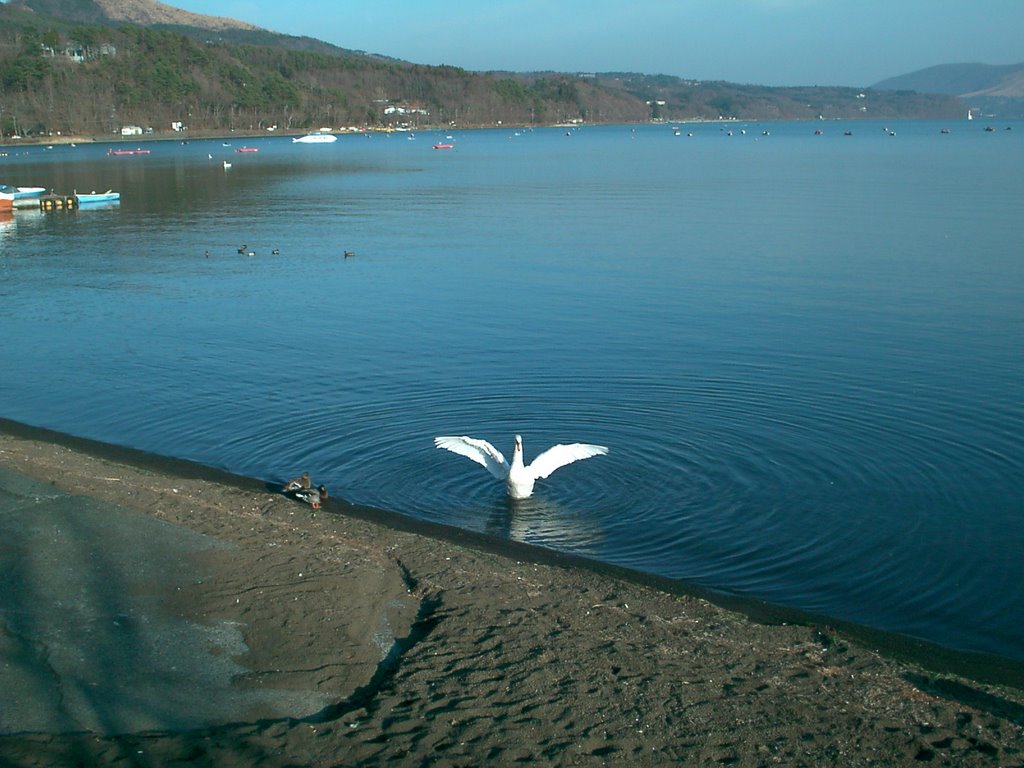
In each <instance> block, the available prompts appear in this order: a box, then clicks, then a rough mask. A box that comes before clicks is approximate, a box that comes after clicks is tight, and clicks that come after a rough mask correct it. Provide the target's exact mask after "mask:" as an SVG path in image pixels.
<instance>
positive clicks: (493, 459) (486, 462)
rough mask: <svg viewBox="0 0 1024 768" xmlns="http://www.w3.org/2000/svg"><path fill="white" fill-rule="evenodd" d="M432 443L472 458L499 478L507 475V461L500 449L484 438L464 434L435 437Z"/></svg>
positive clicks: (501, 478) (502, 478)
mask: <svg viewBox="0 0 1024 768" xmlns="http://www.w3.org/2000/svg"><path fill="white" fill-rule="evenodd" d="M434 445H435V446H437V447H438V448H444V449H445V450H448V451H451V452H452V453H457V454H459V455H460V456H465V457H467V458H470V459H472V460H473V461H475V462H476V463H477V464H480V465H482V466H483V467H484V468H486V469H487V471H488V472H490V473H491V474H492V475H494V476H495V477H496V478H498V479H499V480H504V479H505V478H506V477H508V462H507V461H505V457H504V456H502V455H501V451H499V450H498V449H497V448H495V447H494V446H493V445H491V444H490V443H488V442H487V441H486V440H477V439H476V438H473V437H466V436H465V435H463V436H462V437H452V436H446V437H435V438H434Z"/></svg>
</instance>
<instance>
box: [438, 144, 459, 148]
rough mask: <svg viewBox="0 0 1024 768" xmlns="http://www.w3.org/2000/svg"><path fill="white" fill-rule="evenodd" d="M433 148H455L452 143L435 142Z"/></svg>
mask: <svg viewBox="0 0 1024 768" xmlns="http://www.w3.org/2000/svg"><path fill="white" fill-rule="evenodd" d="M434 149H455V145H454V144H435V145H434Z"/></svg>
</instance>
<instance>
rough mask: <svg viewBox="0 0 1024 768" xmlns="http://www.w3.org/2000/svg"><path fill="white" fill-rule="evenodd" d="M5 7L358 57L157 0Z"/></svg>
mask: <svg viewBox="0 0 1024 768" xmlns="http://www.w3.org/2000/svg"><path fill="white" fill-rule="evenodd" d="M0 1H2V0H0ZM8 5H10V6H12V7H18V8H26V9H29V10H31V11H33V12H35V13H37V14H39V15H41V16H50V17H53V18H57V19H63V20H66V21H71V22H78V23H81V24H96V25H100V26H118V25H122V24H131V25H135V26H140V27H148V28H153V29H167V30H171V31H174V32H178V33H179V34H183V35H188V36H189V37H192V38H195V39H199V40H202V39H208V38H210V37H211V33H212V34H213V35H215V36H216V37H217V38H218V39H220V40H223V41H227V42H233V43H239V44H243V45H271V46H277V47H281V48H290V49H293V50H306V51H318V52H321V53H336V54H340V53H361V52H358V51H348V50H345V49H343V48H339V47H338V46H335V45H331V44H330V43H326V42H324V41H322V40H317V39H315V38H312V37H296V36H293V35H285V34H281V33H278V32H273V31H271V30H268V29H264V28H263V27H258V26H256V25H255V24H250V23H248V22H245V21H239V20H238V19H231V18H227V17H224V16H207V15H205V14H201V13H193V12H192V11H185V10H182V9H180V8H175V7H174V6H172V5H167V4H166V3H161V2H157V0H9V2H8ZM379 58H383V57H379Z"/></svg>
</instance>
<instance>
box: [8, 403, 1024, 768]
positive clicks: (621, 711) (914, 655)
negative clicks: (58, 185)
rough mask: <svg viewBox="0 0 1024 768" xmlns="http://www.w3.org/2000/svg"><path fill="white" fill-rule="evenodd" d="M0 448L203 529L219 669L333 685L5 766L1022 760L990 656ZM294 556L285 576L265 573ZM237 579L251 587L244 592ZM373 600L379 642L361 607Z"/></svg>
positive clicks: (24, 433) (249, 492)
mask: <svg viewBox="0 0 1024 768" xmlns="http://www.w3.org/2000/svg"><path fill="white" fill-rule="evenodd" d="M0 468H3V469H5V470H7V471H8V472H12V473H16V474H17V475H19V476H25V477H28V478H32V479H33V481H34V482H36V483H39V484H44V485H49V486H52V487H54V488H56V489H58V490H59V493H57V494H56V499H55V501H53V502H52V503H55V504H57V506H58V508H59V507H61V505H64V506H68V505H73V504H77V503H80V501H81V500H82V499H87V500H98V502H100V503H103V504H107V505H115V506H116V507H117V509H119V510H127V512H128V513H130V514H131V515H133V516H135V518H137V519H139V520H144V519H156V520H159V521H162V523H165V524H168V525H171V526H174V528H175V530H180V531H183V532H186V533H188V534H190V535H191V534H200V535H202V536H205V537H212V538H213V539H216V540H217V541H218V542H221V543H223V544H224V545H225V546H224V547H214V548H212V549H210V551H209V552H207V553H206V554H204V555H203V556H202V559H201V560H200V561H199V562H201V564H202V567H203V568H204V569H207V571H208V573H209V574H210V580H209V582H208V583H207V584H205V585H201V586H193V587H189V588H188V589H186V592H188V594H189V600H188V601H187V603H188V605H187V606H184V604H183V607H181V610H182V611H185V610H186V608H187V610H188V611H200V610H201V612H202V619H203V621H213V622H216V621H226V622H229V623H232V622H233V623H232V626H235V625H237V626H238V627H240V628H241V629H240V630H239V631H241V632H242V634H243V635H244V650H242V652H237V650H236V653H235V654H233V658H234V659H235V660H236V661H237V663H238V664H239V665H241V666H242V667H244V668H245V669H247V670H249V672H248V673H247V674H242V675H240V676H238V678H236V679H235V680H234V682H233V683H232V686H234V687H237V686H238V685H239V679H243V680H248V681H249V683H250V684H251V683H252V681H253V680H264V679H267V680H268V681H269V680H270V679H271V678H272V677H273V675H270V672H271V671H276V672H277V673H280V672H281V670H282V669H293V670H294V671H293V672H292V673H290V675H289V677H290V678H294V679H295V680H299V679H300V678H301V680H300V682H298V683H296V685H299V687H300V688H301V689H302V690H306V691H310V690H313V689H315V692H316V694H317V695H318V696H321V697H326V698H327V700H329V701H331V702H333V703H331V704H330V705H329V706H326V707H323V706H319V705H318V706H317V707H313V708H312V710H310V709H308V708H307V710H306V712H307V713H306V714H304V715H303V714H301V713H300V714H294V715H291V716H286V717H277V718H274V717H271V718H269V719H267V718H266V717H263V719H259V718H254V719H253V720H249V721H243V722H231V723H216V724H210V725H207V726H201V727H200V726H190V727H188V728H186V729H184V730H180V729H177V728H174V727H169V726H168V727H159V726H155V727H151V728H148V729H141V730H136V731H131V732H128V733H121V732H119V733H106V734H99V735H97V734H96V732H95V731H93V732H91V733H90V732H89V729H86V731H84V732H83V731H80V730H78V731H76V730H74V729H72V730H67V731H59V732H55V731H47V732H43V731H39V732H26V733H7V732H3V733H0V758H7V759H11V760H13V761H14V764H15V765H26V766H27V765H45V764H53V763H60V762H62V761H65V760H66V759H67V758H68V756H69V755H77V756H78V760H79V761H80V760H82V759H83V758H82V755H88V756H89V762H107V761H108V760H112V759H114V758H117V757H122V758H123V757H128V759H129V762H130V764H135V763H132V762H131V761H132V760H135V761H136V762H138V763H139V764H147V765H159V764H162V763H165V762H167V761H169V760H173V759H181V757H182V755H187V754H195V755H197V758H196V759H198V760H199V762H200V763H202V762H203V761H204V760H209V761H210V764H214V763H215V764H218V765H235V764H237V765H245V764H252V763H253V762H256V761H258V760H262V761H263V764H268V765H277V764H281V765H285V764H289V763H294V764H310V765H336V764H352V763H357V762H379V761H383V760H385V759H394V758H395V756H396V755H405V756H406V758H407V759H408V760H409V761H410V762H416V761H417V760H418V761H436V762H437V763H438V764H452V765H463V764H480V762H481V761H484V760H487V761H489V762H491V763H496V764H501V763H506V762H512V761H515V760H526V761H529V762H533V763H535V764H558V765H562V764H595V765H596V764H605V763H609V762H611V763H614V762H618V761H620V760H624V759H634V760H639V761H640V762H641V763H642V764H672V763H675V762H678V761H687V760H690V761H694V762H708V761H720V762H725V763H729V764H735V765H768V764H772V763H782V764H794V763H796V764H808V765H822V764H835V765H861V764H870V763H872V762H883V763H887V764H904V763H905V764H917V763H918V762H919V761H922V760H923V761H927V762H930V763H931V764H933V765H997V764H998V765H1006V764H1024V682H1022V681H1024V677H1022V676H1021V669H1022V667H1024V665H1021V664H1018V663H1016V662H1013V661H1011V660H1004V659H998V658H992V657H985V656H979V655H976V654H964V653H960V652H955V651H948V650H946V649H942V648H938V647H935V646H931V645H928V644H926V643H919V642H917V641H914V640H911V639H908V638H903V637H900V636H893V635H890V634H888V633H883V632H876V631H874V630H869V629H866V628H863V627H857V626H855V625H851V624H845V623H842V622H836V621H834V620H831V619H827V618H826V617H816V616H811V615H809V614H804V613H800V612H798V611H790V610H788V609H781V608H777V607H775V606H770V605H767V604H764V603H759V602H757V601H753V600H743V599H738V598H730V597H728V596H724V595H717V594H714V593H711V592H710V591H707V590H702V589H700V588H698V587H694V586H692V585H686V584H683V583H681V582H676V581H671V580H667V579H659V578H658V577H652V576H648V575H646V574H642V573H638V572H632V571H627V570H626V569H623V568H619V567H616V566H605V565H603V564H601V563H597V562H594V561H590V560H586V559H584V558H579V557H574V556H570V555H562V554H559V553H556V552H551V551H549V550H544V549H540V548H538V547H534V546H530V545H525V544H520V543H517V542H505V541H499V540H495V539H492V538H490V537H487V536H484V535H482V534H476V533H472V532H467V531H461V530H458V529H454V528H450V527H446V526H442V525H437V524H432V523H425V522H421V521H416V520H413V519H410V518H406V517H404V516H401V515H396V514H394V513H389V512H386V511H383V510H376V509H372V508H369V507H361V506H358V505H351V504H348V503H347V502H344V501H343V500H340V499H334V498H332V499H329V500H328V502H327V503H326V504H325V505H324V509H322V510H320V511H319V512H316V511H313V510H311V509H310V508H309V507H308V506H306V505H303V504H301V503H298V502H295V501H292V500H290V499H287V498H285V497H284V496H282V495H281V494H280V493H279V492H277V491H278V487H277V486H275V484H274V483H272V482H265V481H261V480H258V479H254V478H246V477H242V476H238V475H233V474H231V473H228V472H225V471H222V470H218V469H214V468H210V467H205V466H202V465H198V464H194V463H191V462H187V461H183V460H178V459H171V458H166V457H160V456H156V455H153V454H146V453H143V452H141V451H136V450H133V449H128V448H122V447H118V446H113V445H108V444H104V443H99V442H96V441H92V440H88V439H84V438H77V437H73V436H70V435H65V434H62V433H57V432H53V431H51V430H47V429H43V428H37V427H31V426H28V425H24V424H19V423H16V422H11V421H8V420H5V419H0ZM297 469H301V468H297ZM268 546H271V547H272V548H273V549H272V550H268V549H267V547H268ZM298 563H302V573H299V574H298V575H299V576H303V574H306V576H304V577H303V578H302V579H301V580H297V579H296V578H295V576H294V574H292V577H291V581H289V580H288V579H284V580H281V579H278V578H276V577H273V576H272V573H277V572H278V570H279V569H284V570H288V572H291V571H294V570H297V568H298V565H297V564H298ZM284 570H281V572H282V573H283V572H284ZM311 573H314V574H316V579H317V581H316V584H317V586H316V589H307V588H306V586H307V584H308V576H309V574H311ZM254 584H258V585H260V589H261V590H265V591H266V595H267V596H266V597H265V598H264V599H261V600H259V601H257V602H255V603H251V604H246V600H247V599H248V598H247V597H246V596H247V595H251V594H252V591H253V589H252V586H253V585H254ZM224 585H230V590H229V589H227V588H226V587H225V586H224ZM228 594H230V595H232V596H234V595H235V594H237V595H238V598H237V599H238V600H240V601H241V602H239V603H237V604H235V603H232V602H231V601H230V600H227V599H226V598H227V596H228ZM260 594H263V592H260ZM7 599H10V598H9V596H8V598H7ZM293 603H294V605H293ZM397 603H401V604H402V605H401V606H398V607H396V606H395V604H397ZM356 604H358V606H359V610H358V611H357V610H356V609H355V607H354V606H355V605H356ZM386 605H390V606H391V607H392V608H393V609H394V610H392V612H391V613H389V614H388V615H387V617H385V618H386V624H387V626H388V627H389V628H390V630H389V631H391V632H392V636H391V639H390V641H389V642H388V644H387V649H386V652H383V655H382V651H383V649H382V647H381V639H380V636H379V635H380V633H379V632H369V635H367V626H366V623H367V621H369V620H370V619H367V616H369V617H371V619H372V621H378V622H379V621H380V618H379V614H380V610H381V606H386ZM2 606H3V604H2V603H0V608H2ZM197 606H199V607H197ZM239 606H241V607H239ZM189 615H191V614H189ZM325 616H333V617H334V623H332V624H331V625H330V626H329V627H328V626H325ZM3 617H4V612H3V611H2V610H0V619H2V618H3ZM374 617H376V618H374ZM371 623H372V622H371ZM342 625H344V626H343V628H342ZM339 628H341V629H339ZM339 631H340V632H341V635H339V634H338V632H339ZM325 632H326V634H325ZM339 638H341V639H343V640H344V642H341V640H340V639H339ZM0 648H2V646H0ZM342 656H343V657H345V658H346V659H347V661H346V663H345V664H340V666H339V662H338V659H339V658H340V657H342ZM314 658H315V659H319V662H318V665H319V666H320V667H322V668H331V669H334V668H335V667H338V670H339V671H335V672H332V673H331V674H330V675H327V678H328V679H329V682H327V683H324V682H323V681H320V680H319V679H317V680H315V681H313V680H309V679H306V678H304V677H303V674H302V673H301V671H300V670H301V669H303V668H306V667H308V666H310V664H311V663H312V660H313V659H314ZM319 700H320V699H318V701H319ZM310 711H315V714H309V712H310ZM3 722H4V717H3V715H2V714H0V725H2V724H3ZM140 750H141V751H140ZM143 753H144V754H145V755H146V756H147V758H146V760H145V761H143V760H140V759H137V758H135V757H134V755H136V754H143ZM254 754H256V755H258V760H253V759H252V758H253V755H254ZM840 755H842V757H840Z"/></svg>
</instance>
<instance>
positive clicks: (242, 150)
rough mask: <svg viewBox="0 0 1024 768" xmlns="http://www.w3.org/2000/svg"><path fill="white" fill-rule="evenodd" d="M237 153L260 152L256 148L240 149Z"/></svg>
mask: <svg viewBox="0 0 1024 768" xmlns="http://www.w3.org/2000/svg"><path fill="white" fill-rule="evenodd" d="M235 152H259V149H257V148H256V147H239V148H238V149H236V150H235Z"/></svg>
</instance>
